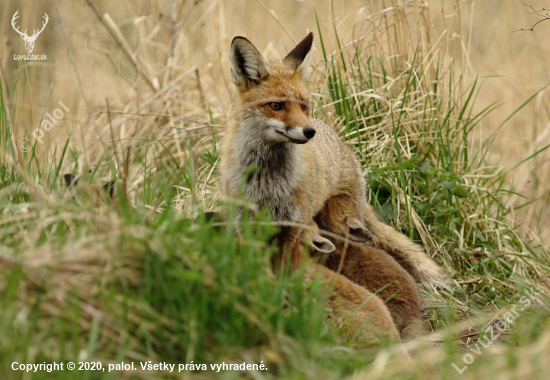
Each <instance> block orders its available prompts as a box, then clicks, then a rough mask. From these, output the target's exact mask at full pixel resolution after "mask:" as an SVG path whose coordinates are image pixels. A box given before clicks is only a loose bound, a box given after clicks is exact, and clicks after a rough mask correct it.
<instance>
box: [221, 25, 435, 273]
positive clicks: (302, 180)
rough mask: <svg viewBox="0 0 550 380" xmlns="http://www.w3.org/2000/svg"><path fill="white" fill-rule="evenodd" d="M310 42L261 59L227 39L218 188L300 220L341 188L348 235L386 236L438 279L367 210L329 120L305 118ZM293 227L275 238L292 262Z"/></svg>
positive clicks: (353, 166)
mask: <svg viewBox="0 0 550 380" xmlns="http://www.w3.org/2000/svg"><path fill="white" fill-rule="evenodd" d="M312 44H313V33H310V34H308V35H307V36H306V37H305V38H304V39H303V40H302V41H301V42H300V43H299V44H298V45H297V46H296V47H295V48H294V49H293V50H292V51H290V53H288V55H287V56H286V57H285V58H284V59H283V60H282V61H278V62H273V63H270V64H268V63H266V61H265V60H264V58H263V57H262V55H261V54H260V53H259V52H258V50H257V49H256V48H255V47H254V45H252V43H251V42H250V41H248V40H247V39H246V38H244V37H235V38H234V39H233V42H232V43H231V51H230V61H231V76H232V79H233V83H234V84H235V86H236V87H237V90H238V97H237V99H236V101H235V103H234V105H233V109H232V112H231V117H230V120H229V125H228V129H227V133H226V136H225V137H224V140H223V142H222V148H221V163H220V173H221V191H222V192H223V193H224V194H226V195H228V196H230V197H236V196H238V195H239V193H240V192H241V191H242V192H244V195H245V196H246V198H247V199H249V200H251V201H253V202H256V203H257V205H258V206H259V207H264V206H268V207H270V210H271V213H272V216H273V218H274V219H275V220H276V221H281V222H294V223H299V224H305V225H308V224H309V223H310V222H311V221H312V220H313V218H314V217H315V215H317V214H318V213H319V212H320V211H321V210H322V209H323V207H324V205H325V202H326V201H327V200H328V199H329V198H331V197H333V196H336V195H341V194H346V195H349V199H350V202H351V206H352V207H353V209H354V214H353V215H354V216H353V217H348V218H347V219H346V223H347V225H348V227H349V229H350V239H352V240H355V241H366V240H370V241H372V242H373V244H377V245H379V246H382V245H383V244H386V242H385V240H388V239H389V240H388V242H389V243H388V244H390V245H391V248H392V250H391V252H392V254H395V255H397V256H398V257H399V258H402V260H401V261H400V263H401V262H402V263H404V264H405V265H408V266H409V267H408V268H407V269H408V270H410V271H411V273H412V274H413V277H414V278H415V279H417V280H420V281H426V282H439V283H442V282H443V278H444V277H443V273H442V271H441V269H440V268H439V267H438V266H437V265H435V263H433V261H432V260H431V259H430V258H429V257H428V256H427V255H426V254H425V253H424V252H423V251H422V249H417V248H419V247H418V246H416V245H414V244H413V243H412V242H411V241H410V240H408V239H407V238H406V237H405V236H404V235H401V234H399V233H398V232H397V231H395V230H393V229H392V228H391V227H389V226H387V225H385V224H384V223H382V222H380V221H379V220H378V219H377V216H376V214H372V213H373V210H372V209H371V208H370V206H369V205H368V204H367V203H366V198H365V194H366V182H365V179H364V176H363V173H362V171H361V166H360V164H359V161H358V159H357V157H356V156H355V154H354V153H353V152H352V151H351V149H350V148H349V147H348V146H347V145H346V143H345V142H344V141H343V140H342V139H341V138H340V137H338V136H337V135H336V133H335V132H334V131H333V130H332V128H331V127H329V126H328V125H326V124H324V123H323V122H321V121H319V120H316V119H313V118H310V92H309V91H308V90H307V88H306V86H305V79H306V78H307V76H308V75H309V73H310V71H311V67H310V64H309V62H310V59H311V52H312V49H311V48H312ZM250 167H252V171H251V172H250V173H249V175H248V178H246V179H245V180H244V184H243V177H244V176H245V173H247V170H249V168H250ZM243 185H244V186H243ZM300 234H301V229H299V228H297V227H286V228H283V229H282V234H281V235H280V237H279V243H280V245H281V246H282V251H283V252H284V253H285V254H287V255H290V256H291V260H292V263H293V264H294V265H297V264H298V263H299V260H300V255H296V254H293V253H292V252H293V247H295V244H296V242H297V241H299V239H300ZM411 247H413V248H414V250H413V251H411V252H409V248H411ZM396 259H397V258H396ZM398 261H399V260H398Z"/></svg>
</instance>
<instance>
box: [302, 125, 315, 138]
mask: <svg viewBox="0 0 550 380" xmlns="http://www.w3.org/2000/svg"><path fill="white" fill-rule="evenodd" d="M304 136H306V137H307V138H308V139H310V138H312V137H313V136H315V129H313V128H311V127H307V128H304Z"/></svg>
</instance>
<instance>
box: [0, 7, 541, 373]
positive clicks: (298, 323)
mask: <svg viewBox="0 0 550 380" xmlns="http://www.w3.org/2000/svg"><path fill="white" fill-rule="evenodd" d="M531 4H532V5H533V6H534V7H536V8H537V9H539V8H542V7H543V6H544V2H543V1H538V2H533V3H531ZM16 11H19V15H20V16H21V17H20V18H19V19H17V22H18V25H20V26H21V27H20V29H21V30H25V29H28V30H32V29H35V28H37V27H38V26H40V25H41V23H42V21H43V18H42V16H43V15H44V13H47V14H48V16H49V23H48V25H47V26H46V27H45V29H44V31H43V33H42V34H41V35H40V36H39V37H38V39H37V41H36V45H35V48H34V52H33V54H39V55H40V54H46V55H47V60H42V61H25V60H16V59H14V55H21V54H24V52H25V44H24V42H23V40H22V39H21V38H20V37H19V36H18V35H17V33H16V32H15V31H14V30H13V29H12V28H11V25H10V21H11V18H12V16H13V14H14V13H15V12H16ZM529 11H530V9H529V8H528V7H525V6H524V5H522V4H520V3H517V2H506V3H505V4H503V3H502V2H500V1H496V0H490V1H484V2H479V3H478V2H473V1H470V2H468V1H464V2H462V1H460V2H459V1H456V2H455V1H430V2H429V3H425V2H423V1H402V0H393V1H389V0H388V1H367V2H363V3H359V2H356V1H336V2H319V3H318V2H300V1H283V2H276V1H261V0H246V1H240V2H238V1H233V0H231V1H229V0H214V1H195V2H187V1H175V2H172V3H170V2H163V1H158V2H129V1H128V2H119V3H113V2H107V1H98V2H95V1H87V0H81V1H76V2H68V1H46V2H39V1H31V0H24V1H23V2H15V1H9V0H8V1H5V2H3V3H2V4H1V5H0V15H1V16H0V17H1V19H2V24H1V25H2V26H1V27H0V33H1V36H2V37H4V38H5V39H4V41H3V46H2V50H1V51H2V54H1V57H2V60H1V62H0V67H1V69H2V70H1V78H0V79H1V81H0V83H1V93H0V94H1V98H0V160H1V161H0V162H1V163H0V210H1V212H2V216H1V218H0V336H1V337H2V339H0V374H1V375H2V376H1V378H2V379H4V378H6V379H20V378H24V379H41V378H45V379H71V378H75V379H77V378H78V379H88V378H89V379H103V378H105V379H118V378H155V379H157V378H162V379H164V378H166V379H170V378H183V379H212V378H216V379H240V378H246V379H249V378H252V379H306V378H307V379H342V378H349V379H363V378H369V379H371V378H380V379H385V378H419V379H421V378H434V379H453V378H467V379H470V378H471V379H478V378H482V377H487V378H499V379H501V378H502V379H508V378H509V379H517V378H520V377H521V378H525V379H544V378H546V377H547V373H548V371H549V370H550V368H549V367H550V364H549V363H550V361H549V360H548V359H549V358H550V351H549V348H548V347H550V344H549V340H550V326H549V322H548V317H549V316H550V311H549V310H548V307H547V305H548V298H547V295H548V276H549V275H550V249H549V248H548V244H549V243H550V207H549V205H548V204H549V199H550V198H549V197H550V170H549V165H550V149H547V148H548V146H549V144H550V127H549V126H550V124H549V117H548V115H549V114H550V112H549V111H550V110H549V109H548V106H547V104H548V100H549V99H548V90H547V88H546V86H547V85H548V84H549V83H550V74H549V73H548V70H547V67H548V65H547V62H546V61H547V59H546V55H545V54H547V53H548V54H550V47H548V46H546V45H547V44H544V43H543V41H545V39H544V37H545V36H546V33H550V31H548V28H550V22H549V23H548V26H547V25H546V24H545V23H541V24H539V25H538V26H537V27H536V28H535V30H534V31H533V32H515V33H513V31H514V30H517V29H520V28H530V27H531V26H532V25H533V24H534V22H536V20H537V18H536V17H534V16H532V15H529V14H528V12H529ZM307 31H313V32H314V33H315V43H314V46H315V51H314V57H313V65H314V73H313V74H312V76H311V78H310V80H309V86H310V89H311V91H312V100H313V115H314V116H315V117H317V118H320V119H322V120H324V121H326V122H329V123H330V124H331V125H332V126H333V127H334V128H335V130H336V131H337V132H338V133H339V134H340V135H341V136H343V138H344V139H345V140H346V141H347V142H348V143H349V145H350V146H351V147H352V149H353V150H354V151H355V152H356V153H357V155H358V156H359V157H360V160H361V163H362V165H363V168H364V170H365V173H366V174H365V175H366V176H367V178H368V180H369V185H370V186H369V189H368V193H367V196H368V198H369V200H370V201H371V202H372V204H373V205H375V206H376V208H377V210H378V211H379V212H380V214H381V216H382V217H383V218H384V220H385V221H386V222H387V223H389V224H391V225H393V226H394V227H395V228H396V229H398V230H401V231H403V232H404V233H406V234H408V235H409V236H410V237H411V238H412V239H414V240H415V241H418V242H420V243H422V244H423V246H424V247H425V249H426V251H427V252H428V253H429V254H430V255H431V256H432V257H433V258H434V259H435V260H436V261H437V262H438V263H439V264H440V265H442V266H443V267H444V268H445V270H446V272H447V273H448V275H449V278H450V279H451V280H452V288H450V289H440V288H432V287H427V286H423V287H421V295H422V296H423V300H424V303H425V312H424V316H425V328H426V331H427V332H428V333H427V335H426V337H425V338H424V339H422V340H419V341H414V342H409V343H408V346H409V348H410V350H411V352H412V353H413V357H414V359H415V363H416V366H415V368H413V369H410V368H409V369H407V368H403V366H402V365H401V363H398V362H396V361H395V360H393V356H392V352H393V351H392V345H391V342H388V347H387V348H383V349H369V350H359V349H356V347H355V346H354V342H353V341H350V340H349V339H344V338H342V332H343V331H344V330H345V326H344V327H341V328H339V329H334V328H331V326H329V325H327V323H326V322H325V321H324V318H323V315H324V313H325V301H326V295H324V294H322V292H321V285H322V284H320V283H313V284H311V285H308V286H306V287H305V289H304V285H303V283H302V276H303V272H302V271H301V270H298V271H297V272H295V273H292V274H289V273H286V274H281V275H277V276H275V275H273V274H272V273H271V272H270V271H269V270H268V268H269V261H270V257H271V254H272V253H273V248H271V247H269V246H268V244H267V240H268V238H269V236H271V235H272V234H273V233H274V231H276V228H275V227H274V226H273V223H271V222H270V220H269V217H268V215H266V214H265V213H260V215H259V217H258V219H257V221H256V222H254V223H253V222H246V223H245V222H243V223H242V225H241V231H242V235H243V236H242V238H241V239H237V238H236V237H235V236H234V234H233V226H232V224H231V223H225V221H224V220H218V219H210V218H209V217H208V214H206V212H207V211H211V210H217V209H220V208H227V209H228V210H229V214H231V213H233V212H234V211H235V209H236V207H237V206H238V205H242V204H245V205H246V203H243V202H244V201H242V200H230V199H223V198H221V197H220V196H219V194H218V176H219V173H218V163H219V147H220V141H221V139H222V138H223V135H224V130H225V127H226V124H227V120H228V115H229V113H230V112H231V102H232V99H233V97H234V96H235V95H236V94H235V89H234V88H233V85H232V83H231V76H230V72H229V58H228V52H229V46H230V42H231V39H232V37H233V36H235V35H244V36H247V37H248V38H249V39H251V40H252V42H253V43H254V44H255V45H256V46H257V47H258V48H259V49H260V51H261V53H262V54H263V55H264V56H265V57H266V58H268V59H277V58H281V57H283V56H284V55H285V53H286V52H288V51H289V50H290V49H291V48H292V47H293V46H294V44H295V42H296V41H299V40H300V39H301V38H303V37H304V36H305V34H306V32H307ZM28 34H30V32H29V33H28ZM59 102H61V103H59ZM52 115H53V116H52ZM58 116H59V117H58ZM54 119H55V120H54ZM54 121H55V123H54ZM45 122H51V124H50V125H48V124H47V123H45ZM39 125H42V129H41V132H36V129H37V128H38V126H39ZM45 127H48V128H45ZM33 133H34V135H33ZM24 139H27V140H24ZM67 173H72V174H74V175H78V176H79V178H80V184H81V185H82V184H86V183H104V182H107V181H111V180H116V185H115V192H116V195H117V198H118V205H117V206H114V205H111V204H109V203H108V202H100V203H101V204H100V206H99V207H96V206H95V205H94V204H93V203H94V202H91V201H90V200H89V197H87V196H86V192H87V189H86V186H82V189H81V192H80V195H78V194H77V195H75V194H74V193H72V192H68V191H67V189H66V186H65V183H64V178H63V175H64V174H67ZM251 207H252V206H251ZM526 291H527V293H526ZM533 292H534V293H535V295H533ZM514 312H515V313H514ZM501 320H502V321H504V322H506V326H504V327H503V324H499V322H500V321H501ZM500 327H502V328H500ZM496 334H498V337H495V335H496ZM493 338H494V342H493ZM489 342H491V343H489ZM149 361H150V364H151V365H154V364H158V363H169V364H175V369H174V370H173V372H170V370H169V369H168V370H166V369H165V368H164V367H163V368H162V369H157V370H148V369H145V370H142V367H141V364H142V363H143V364H145V363H146V362H149ZM14 362H17V363H24V364H41V363H42V364H44V365H47V364H52V363H54V362H55V363H64V365H65V369H64V370H58V371H53V372H48V371H47V370H45V369H41V370H39V371H37V372H29V373H25V372H24V371H20V370H13V369H12V365H13V363H14ZM68 362H75V363H77V369H78V367H79V365H78V362H94V363H96V365H95V366H96V368H97V367H101V368H100V370H92V369H86V368H85V369H84V370H81V371H78V370H73V371H70V370H67V369H66V366H67V363H68ZM243 362H245V363H248V364H258V365H260V364H262V365H263V366H264V367H262V368H263V370H261V371H252V370H248V369H246V368H245V369H242V370H220V371H219V372H218V371H217V370H216V369H215V368H214V369H212V368H211V365H215V364H221V363H233V364H242V363H243ZM97 363H100V364H97ZM121 363H124V364H126V365H131V363H133V365H134V368H135V370H132V369H130V370H128V369H126V370H125V369H124V365H121ZM190 364H193V365H194V366H195V367H194V368H193V367H191V366H190ZM18 365H19V364H17V365H16V366H18ZM109 365H111V366H113V369H116V370H115V371H112V372H109ZM116 365H119V366H120V367H119V368H117V367H116ZM179 365H183V368H181V367H179ZM186 365H187V366H186ZM197 366H198V367H199V368H197ZM103 369H105V371H103ZM118 369H122V370H118ZM178 370H180V371H178Z"/></svg>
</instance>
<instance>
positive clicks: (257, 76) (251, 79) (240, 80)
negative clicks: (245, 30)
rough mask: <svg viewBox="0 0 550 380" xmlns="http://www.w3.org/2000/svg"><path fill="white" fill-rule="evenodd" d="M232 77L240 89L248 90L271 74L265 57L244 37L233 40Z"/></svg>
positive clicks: (231, 55) (231, 56)
mask: <svg viewBox="0 0 550 380" xmlns="http://www.w3.org/2000/svg"><path fill="white" fill-rule="evenodd" d="M229 59H230V61H231V77H232V78H233V83H235V85H236V86H237V87H238V88H239V90H246V89H248V88H251V87H253V86H254V85H255V84H259V83H260V81H262V80H263V79H264V78H265V77H267V76H268V75H269V69H268V67H267V63H265V60H264V58H263V57H262V55H261V54H260V52H259V51H258V49H256V48H255V47H254V45H252V43H251V42H250V41H248V40H247V39H246V38H244V37H235V38H233V42H231V53H230V57H229Z"/></svg>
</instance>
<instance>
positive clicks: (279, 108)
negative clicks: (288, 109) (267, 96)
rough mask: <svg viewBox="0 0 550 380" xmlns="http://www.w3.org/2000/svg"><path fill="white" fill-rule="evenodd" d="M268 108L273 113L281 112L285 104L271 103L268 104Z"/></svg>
mask: <svg viewBox="0 0 550 380" xmlns="http://www.w3.org/2000/svg"><path fill="white" fill-rule="evenodd" d="M269 108H271V109H272V110H273V111H282V110H284V109H285V104H284V103H278V102H272V103H269Z"/></svg>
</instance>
